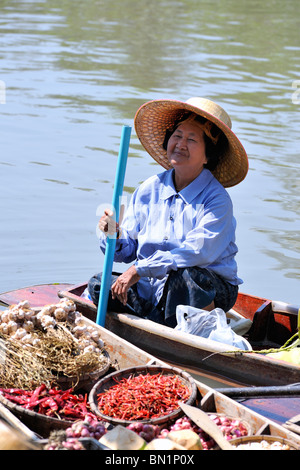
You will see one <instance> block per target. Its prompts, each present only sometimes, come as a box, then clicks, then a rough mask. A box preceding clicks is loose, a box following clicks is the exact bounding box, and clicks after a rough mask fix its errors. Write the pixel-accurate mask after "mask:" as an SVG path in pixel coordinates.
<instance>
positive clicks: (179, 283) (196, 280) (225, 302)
mask: <svg viewBox="0 0 300 470" xmlns="http://www.w3.org/2000/svg"><path fill="white" fill-rule="evenodd" d="M116 277H117V275H116V274H114V275H113V276H112V280H111V284H113V283H114V281H115V279H116ZM137 285H138V283H137V284H134V285H133V286H132V287H130V288H129V289H128V293H127V296H128V299H127V304H126V305H123V304H122V303H121V302H120V301H119V300H117V299H112V297H111V293H110V295H109V299H108V311H114V312H119V313H132V314H134V315H137V316H139V317H142V318H148V319H150V320H153V321H155V322H157V323H161V324H163V325H167V326H170V327H172V328H174V327H175V326H176V324H177V321H176V307H177V305H190V306H191V307H196V308H204V307H207V305H209V304H211V303H212V302H213V301H214V303H215V307H218V308H221V309H222V310H224V312H227V311H228V310H230V309H231V308H232V307H233V306H234V304H235V302H236V299H237V295H238V286H234V285H233V284H230V283H229V282H227V281H226V280H225V279H223V278H221V277H220V276H218V275H217V274H215V273H214V272H212V271H210V270H208V269H204V268H198V267H190V268H179V269H178V270H177V271H171V273H170V274H169V276H168V279H167V281H166V284H165V286H164V290H163V295H162V298H161V299H160V301H159V303H158V304H157V305H152V304H151V303H150V302H149V301H147V300H145V299H143V298H141V297H140V296H139V295H138V292H137ZM100 286H101V273H100V274H96V275H95V276H93V277H92V278H91V279H90V281H89V283H88V289H89V293H90V296H91V298H92V300H93V302H94V303H95V304H96V305H97V304H98V300H99V293H100Z"/></svg>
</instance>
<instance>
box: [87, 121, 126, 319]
mask: <svg viewBox="0 0 300 470" xmlns="http://www.w3.org/2000/svg"><path fill="white" fill-rule="evenodd" d="M130 134H131V127H129V126H123V130H122V136H121V143H120V150H119V157H118V163H117V172H116V177H115V186H114V192H113V201H112V206H113V208H114V211H115V217H116V222H118V221H119V213H120V198H121V196H122V192H123V186H124V179H125V171H126V164H127V157H128V150H129V142H130ZM115 249H116V234H114V235H113V236H112V235H109V236H108V237H107V239H106V248H105V256H104V264H103V272H102V278H101V287H100V293H99V302H98V310H97V319H96V323H97V325H100V326H103V327H104V326H105V317H106V311H107V303H108V296H109V291H110V287H111V274H112V267H113V262H114V254H115Z"/></svg>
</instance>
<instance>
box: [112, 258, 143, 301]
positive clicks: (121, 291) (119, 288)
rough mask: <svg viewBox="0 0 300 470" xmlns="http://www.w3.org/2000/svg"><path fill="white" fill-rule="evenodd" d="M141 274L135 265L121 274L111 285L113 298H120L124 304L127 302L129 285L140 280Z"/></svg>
mask: <svg viewBox="0 0 300 470" xmlns="http://www.w3.org/2000/svg"><path fill="white" fill-rule="evenodd" d="M139 279H140V276H139V275H138V273H137V271H136V267H135V266H131V267H130V268H129V269H127V271H125V272H124V273H123V274H121V275H120V276H119V277H118V279H117V280H116V281H115V282H114V284H113V285H112V286H111V293H112V298H113V299H118V300H119V301H120V302H121V303H122V304H123V305H126V303H127V291H128V289H129V287H131V286H132V285H133V284H135V283H136V282H138V280H139Z"/></svg>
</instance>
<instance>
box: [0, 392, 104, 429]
mask: <svg viewBox="0 0 300 470" xmlns="http://www.w3.org/2000/svg"><path fill="white" fill-rule="evenodd" d="M72 392H73V389H69V390H58V389H56V388H51V389H49V390H47V387H46V385H45V384H42V385H40V386H39V387H37V388H36V389H35V390H22V389H18V388H8V389H5V388H0V394H1V395H2V396H3V397H4V398H6V399H7V400H10V401H11V402H13V403H15V404H17V405H19V406H22V407H23V408H24V409H25V410H31V411H34V412H36V413H39V414H42V415H45V416H50V417H52V418H58V419H65V420H69V421H75V420H78V419H84V418H85V417H86V416H87V415H91V416H93V417H94V418H95V419H98V418H97V417H96V416H95V415H93V413H92V412H91V411H90V407H89V404H88V403H87V395H85V396H84V395H81V394H78V395H75V394H73V393H72Z"/></svg>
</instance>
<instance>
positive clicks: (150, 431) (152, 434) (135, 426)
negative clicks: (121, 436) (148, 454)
mask: <svg viewBox="0 0 300 470" xmlns="http://www.w3.org/2000/svg"><path fill="white" fill-rule="evenodd" d="M126 427H127V429H130V430H131V431H134V432H135V433H136V434H138V435H139V436H140V437H142V438H143V439H144V440H145V441H146V442H151V441H152V440H153V439H156V438H157V437H158V436H159V426H154V425H152V424H143V423H131V424H129V425H128V426H126Z"/></svg>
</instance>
